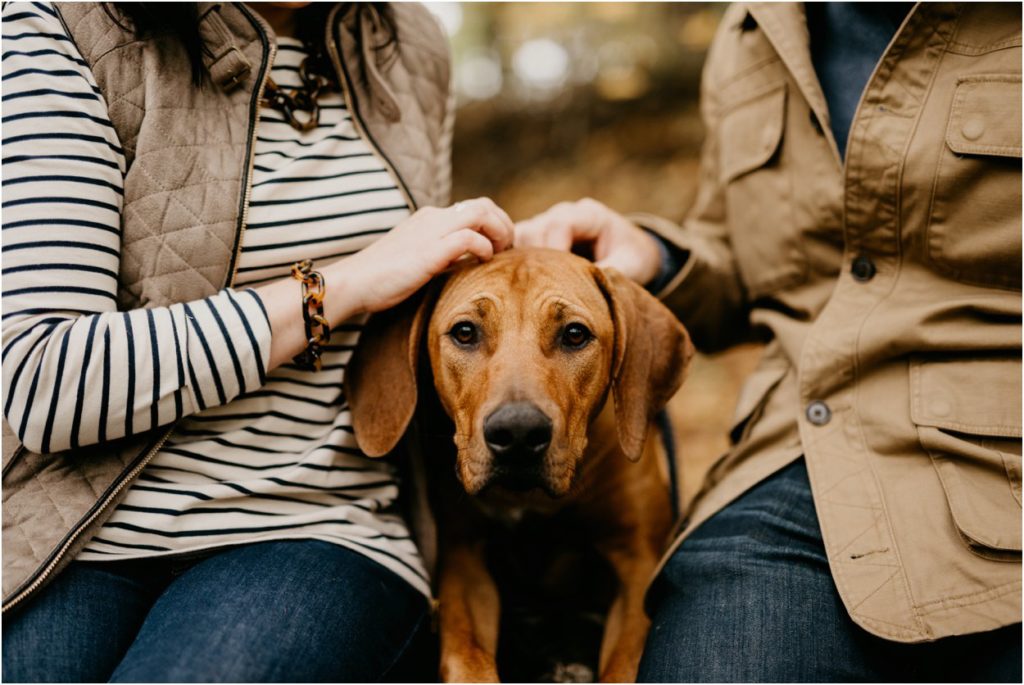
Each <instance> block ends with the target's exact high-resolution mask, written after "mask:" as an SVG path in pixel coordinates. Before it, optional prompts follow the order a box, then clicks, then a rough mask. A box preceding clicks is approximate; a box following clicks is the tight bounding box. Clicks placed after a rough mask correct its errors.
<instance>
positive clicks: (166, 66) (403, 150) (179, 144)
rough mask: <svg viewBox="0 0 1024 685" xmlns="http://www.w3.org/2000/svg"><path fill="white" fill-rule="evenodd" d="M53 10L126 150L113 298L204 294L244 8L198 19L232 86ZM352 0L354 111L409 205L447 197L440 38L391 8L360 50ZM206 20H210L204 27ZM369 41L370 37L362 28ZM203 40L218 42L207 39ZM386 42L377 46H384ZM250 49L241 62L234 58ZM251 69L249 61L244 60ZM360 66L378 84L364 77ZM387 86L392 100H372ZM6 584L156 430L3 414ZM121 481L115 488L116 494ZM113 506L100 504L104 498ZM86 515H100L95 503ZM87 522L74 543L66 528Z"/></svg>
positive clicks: (54, 545) (159, 46) (236, 123)
mask: <svg viewBox="0 0 1024 685" xmlns="http://www.w3.org/2000/svg"><path fill="white" fill-rule="evenodd" d="M57 8H58V10H59V12H60V14H61V16H62V18H63V20H64V23H65V25H66V26H67V28H68V32H69V34H70V35H71V36H72V38H73V39H74V40H75V43H76V45H77V46H78V49H79V51H80V52H81V54H82V57H83V58H84V59H85V60H86V62H87V63H88V64H89V66H90V67H91V69H92V71H93V74H94V76H95V78H96V82H97V84H98V85H99V87H100V89H101V91H102V92H103V95H104V97H105V98H106V101H107V107H108V111H109V114H110V119H111V121H112V123H113V124H114V127H115V129H116V130H117V134H118V138H119V140H120V142H121V145H122V147H123V148H124V151H125V158H126V163H127V169H126V172H125V178H124V190H125V199H124V208H123V211H122V216H121V265H120V274H119V276H120V283H119V293H118V303H119V307H120V308H121V309H134V308H139V307H158V306H166V305H169V304H173V303H176V302H185V301H190V300H196V299H200V298H203V297H207V296H209V295H212V294H214V293H215V292H216V291H217V290H219V289H220V288H222V287H224V286H225V284H227V283H229V281H230V279H231V276H232V274H231V269H232V263H233V259H234V255H235V252H236V250H237V244H238V242H239V241H240V240H242V239H243V238H244V235H243V234H242V232H241V231H240V230H239V226H240V224H241V216H240V212H241V210H242V205H243V197H244V193H245V190H246V188H245V183H244V178H245V176H246V172H247V170H248V165H249V143H250V137H251V136H250V133H251V131H250V129H251V127H252V125H253V124H254V121H253V117H251V116H250V110H251V102H252V98H253V95H254V93H253V91H254V89H255V88H256V86H257V83H256V81H257V76H258V75H259V74H260V73H261V71H262V68H261V67H262V66H265V64H264V61H265V60H264V57H265V55H264V51H263V40H262V38H261V34H260V29H258V28H257V26H255V25H254V23H253V21H252V20H250V18H249V17H248V16H247V15H246V13H245V12H244V11H243V10H242V9H240V8H239V7H237V6H235V5H233V4H230V3H204V4H201V6H200V16H202V17H203V22H204V24H203V25H202V26H201V27H200V30H201V32H202V34H203V36H204V38H206V39H207V40H208V43H207V47H208V48H210V50H209V52H210V55H211V56H222V55H224V54H226V53H227V52H229V51H231V50H232V49H234V50H237V53H234V52H232V53H231V54H232V64H233V65H234V66H233V67H232V68H231V69H230V70H225V69H221V70H219V71H218V72H217V73H219V74H223V77H224V78H228V77H235V76H237V77H238V78H237V80H232V81H231V82H230V83H222V84H212V83H206V84H204V87H203V88H201V89H197V88H195V87H193V86H192V83H191V74H190V69H189V66H188V59H187V56H186V55H185V52H184V50H183V49H182V48H181V47H180V45H178V44H177V43H175V42H174V41H173V40H171V39H169V38H166V37H165V38H159V37H158V38H154V39H152V40H147V41H136V40H135V38H134V36H133V35H132V34H131V33H130V32H129V31H127V30H125V29H124V28H122V27H120V26H118V25H117V24H116V23H115V22H114V21H113V20H111V18H110V17H109V15H107V13H106V12H105V11H104V10H103V7H102V5H101V3H66V4H65V3H58V5H57ZM372 11H375V10H372V8H370V7H369V6H367V5H356V6H355V8H354V9H353V10H350V11H348V12H346V13H344V15H343V16H342V13H340V12H339V13H338V15H339V21H340V22H341V26H340V27H339V32H338V33H339V34H340V35H341V36H342V45H341V50H340V52H341V54H342V55H343V59H344V60H345V64H346V67H347V68H348V70H349V72H350V73H352V74H358V75H360V76H359V78H356V79H354V80H355V81H356V83H355V84H354V92H353V97H354V99H355V101H356V109H357V110H358V113H359V115H360V116H361V117H362V119H363V121H364V122H365V126H366V128H367V129H368V131H369V133H370V136H371V137H372V138H373V140H374V141H375V142H376V143H377V145H378V146H379V147H380V149H381V151H382V152H383V153H384V155H385V156H387V158H388V159H389V160H390V162H391V164H392V166H393V167H394V169H395V171H396V172H397V174H398V175H399V176H400V178H401V180H402V181H403V182H404V183H405V185H406V186H407V187H408V188H409V190H410V193H411V194H412V196H413V199H414V200H415V202H416V203H417V204H418V205H429V204H435V205H436V204H446V203H447V201H448V188H449V181H448V179H449V178H450V170H449V151H450V129H451V126H450V124H451V122H450V118H451V117H450V115H451V103H450V102H449V101H448V100H447V93H448V84H449V66H448V52H447V48H446V42H445V39H444V36H443V34H442V32H441V30H440V28H439V26H438V25H437V23H436V22H435V21H434V20H433V18H432V17H431V15H430V14H429V13H428V12H427V11H426V10H425V9H423V8H422V7H419V6H415V5H405V4H396V5H395V6H393V10H392V11H393V12H394V17H395V21H396V23H397V26H398V35H399V42H398V49H397V53H394V54H392V55H390V56H388V55H384V54H380V55H379V57H378V59H380V60H381V62H380V63H375V64H374V65H373V66H372V67H371V68H369V69H367V68H366V65H364V64H362V63H361V60H362V59H363V58H362V53H361V51H360V50H359V47H358V46H360V45H362V40H363V37H364V36H363V35H362V32H364V31H371V30H376V27H377V26H378V24H379V22H376V21H373V17H372V16H370V15H369V14H367V13H368V12H372ZM207 22H210V23H209V24H208V23H207ZM368 40H370V41H372V42H373V44H377V42H376V41H378V40H379V37H378V36H368ZM211 41H223V43H221V44H211ZM382 53H383V51H382ZM246 62H248V65H246V64H245V63H246ZM246 66H248V67H249V68H248V70H246V69H245V67H246ZM368 73H372V74H378V75H379V77H378V78H383V79H384V80H385V81H386V83H384V84H381V83H374V82H373V79H370V78H367V77H366V75H367V74H368ZM392 94H393V96H394V98H395V99H397V102H394V103H392V104H393V105H397V107H394V108H393V111H392V108H391V107H385V108H384V109H388V110H389V113H390V114H391V115H393V114H394V112H395V111H397V112H398V113H399V117H398V118H397V119H396V118H395V117H394V116H387V115H385V114H384V113H383V112H382V111H379V110H380V109H381V108H380V107H379V103H380V102H381V98H382V97H385V96H386V97H390V96H391V95H392ZM3 429H4V430H3V433H4V440H3V442H4V474H3V594H4V603H5V605H6V604H7V602H9V601H10V600H11V599H12V598H13V597H15V596H17V595H18V594H20V593H21V592H22V591H23V590H24V589H25V588H27V587H29V586H31V585H32V583H33V582H34V580H35V579H36V578H37V577H38V573H39V571H41V570H42V569H43V568H45V567H46V566H48V565H49V563H50V561H51V560H53V559H54V557H55V555H57V556H59V557H60V563H59V564H57V565H56V566H55V567H54V569H53V571H52V572H50V573H49V574H48V576H47V579H50V578H52V577H53V576H55V575H56V574H57V573H58V572H59V571H60V569H61V568H62V567H63V564H66V563H67V562H68V561H70V560H71V559H73V558H74V556H75V554H76V553H77V551H78V549H79V548H80V547H81V546H82V545H84V544H85V542H86V541H87V540H88V538H89V536H90V534H91V532H92V531H94V530H96V529H97V528H98V527H99V526H101V525H102V523H103V521H104V519H105V515H106V514H109V512H110V511H112V510H113V508H114V507H115V506H116V503H117V500H118V498H119V496H121V495H123V493H124V492H125V490H126V488H121V489H120V490H118V487H119V486H122V485H126V484H125V483H122V481H123V480H124V478H125V477H126V476H127V475H128V472H129V471H130V470H131V466H132V465H134V464H136V463H138V462H137V460H138V459H139V458H140V457H141V456H143V455H145V454H147V453H148V452H149V451H150V449H151V448H152V446H153V445H155V444H156V442H157V440H158V439H159V437H160V436H161V435H162V434H163V433H164V432H165V431H164V430H163V429H160V430H159V431H157V432H156V433H149V434H145V435H140V436H135V437H134V438H131V439H126V440H122V441H118V442H117V443H110V444H104V445H98V446H94V447H90V448H86V449H83V450H79V451H76V452H64V453H58V454H45V455H43V454H34V453H31V452H28V451H24V450H20V451H19V449H20V448H19V445H18V443H17V439H16V438H15V437H14V435H13V433H12V432H11V431H10V429H9V427H8V426H7V423H6V421H5V422H3ZM115 493H116V495H115ZM107 497H112V500H111V504H110V505H109V506H107V507H106V508H104V509H103V511H102V512H99V513H97V512H96V509H95V507H96V505H97V504H98V502H99V501H100V500H101V499H106V498H107ZM94 514H96V515H95V516H94ZM86 521H89V524H88V527H87V529H86V530H84V531H83V532H82V534H81V535H79V536H78V537H77V538H76V539H75V541H74V543H73V544H70V545H68V544H67V541H68V534H69V532H70V531H72V530H73V529H75V528H77V527H78V526H80V525H82V524H84V523H85V522H86Z"/></svg>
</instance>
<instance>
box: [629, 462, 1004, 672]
mask: <svg viewBox="0 0 1024 685" xmlns="http://www.w3.org/2000/svg"><path fill="white" fill-rule="evenodd" d="M649 609H650V612H651V617H652V625H651V632H650V634H649V635H648V638H647V647H646V649H645V651H644V656H643V660H642V662H641V664H640V675H639V680H640V681H641V682H739V681H752V682H834V681H906V680H926V681H988V682H1018V683H1019V682H1021V626H1020V624H1019V623H1018V624H1016V625H1013V626H1009V627H1006V628H1002V629H999V630H995V631H992V632H989V633H981V634H976V635H967V636H963V637H954V638H946V639H943V640H938V641H936V642H932V643H926V644H899V643H895V642H889V641H886V640H883V639H881V638H878V637H875V636H874V635H871V634H869V633H868V632H867V631H865V630H863V629H862V628H860V627H858V626H857V625H856V624H855V623H854V622H853V621H852V620H851V619H850V617H849V615H848V614H847V612H846V609H845V608H844V607H843V603H842V600H841V599H840V598H839V594H838V593H837V591H836V588H835V585H834V583H833V581H832V575H831V573H830V572H829V566H828V559H827V558H826V556H825V549H824V546H823V543H822V539H821V531H820V529H819V527H818V519H817V515H816V514H815V510H814V501H813V500H812V498H811V488H810V483H809V482H808V480H807V470H806V466H805V465H804V461H803V459H800V460H798V461H797V462H795V463H794V464H792V465H790V466H789V467H787V468H785V469H783V470H782V471H780V472H778V473H777V474H775V475H774V476H772V477H771V478H769V479H767V480H765V481H764V482H762V483H761V484H759V485H758V486H756V487H755V488H753V489H752V490H750V491H749V492H747V493H746V494H745V495H743V496H742V497H740V498H739V499H737V500H736V501H735V502H733V503H732V504H731V505H729V506H727V507H726V508H725V509H723V510H722V511H720V512H719V513H718V514H716V515H715V516H713V517H711V518H710V519H708V521H707V522H705V523H704V524H703V525H701V526H700V528H698V529H697V530H696V531H694V533H693V535H691V536H690V537H689V538H687V540H686V541H685V542H684V543H683V544H682V545H681V546H680V548H679V550H678V551H677V552H676V553H675V554H674V555H673V556H672V558H671V559H670V560H669V562H668V564H667V565H666V567H665V569H664V570H663V572H662V573H661V575H660V576H659V577H658V579H657V581H656V582H655V584H654V586H653V587H652V589H651V594H650V596H649Z"/></svg>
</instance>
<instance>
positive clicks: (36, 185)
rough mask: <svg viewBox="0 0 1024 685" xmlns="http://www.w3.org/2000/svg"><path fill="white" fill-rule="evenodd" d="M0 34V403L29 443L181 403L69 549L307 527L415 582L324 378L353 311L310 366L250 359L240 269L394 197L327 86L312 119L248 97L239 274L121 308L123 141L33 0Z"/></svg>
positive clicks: (341, 401) (52, 447) (250, 322)
mask: <svg viewBox="0 0 1024 685" xmlns="http://www.w3.org/2000/svg"><path fill="white" fill-rule="evenodd" d="M3 34H4V51H3V86H4V89H3V93H4V95H3V112H2V118H3V125H4V134H5V136H4V141H3V183H4V202H3V205H4V206H3V211H4V214H3V258H4V259H3V266H4V268H3V286H4V292H3V375H4V393H5V394H4V398H3V400H4V415H5V417H6V418H7V420H8V422H9V423H10V425H11V427H12V428H13V429H14V430H15V432H16V433H18V435H19V437H21V438H22V440H23V442H24V443H25V444H26V446H27V447H28V448H29V449H32V450H35V451H43V452H49V451H58V450H64V449H68V448H76V447H80V446H84V445H90V444H95V443H97V442H103V441H106V440H112V439H116V438H119V437H123V436H126V435H131V434H134V433H139V432H143V431H148V430H150V429H151V428H153V427H156V426H161V425H166V424H168V423H171V422H172V421H174V420H175V419H178V418H180V417H185V418H184V419H183V420H182V421H181V422H179V424H178V428H177V429H176V430H175V432H174V434H173V435H172V437H171V438H170V439H169V440H168V441H167V443H166V444H165V445H164V447H163V448H162V449H161V451H160V452H159V453H158V454H157V455H156V456H155V457H154V458H153V460H152V461H151V462H150V464H149V466H147V468H146V469H145V470H144V472H143V473H142V474H141V476H140V477H139V480H138V481H137V482H136V483H135V484H134V485H133V486H132V487H130V488H129V491H128V493H127V495H126V496H125V498H124V500H123V502H122V504H121V505H120V506H119V507H118V509H117V510H116V511H115V512H114V513H113V515H112V516H111V517H110V519H109V520H108V521H107V522H106V524H105V525H104V526H103V528H102V529H101V530H100V531H99V533H98V534H97V535H96V537H94V538H93V539H92V540H91V541H90V542H89V543H88V545H87V546H86V548H85V550H84V551H83V552H82V553H81V554H80V557H79V558H81V559H88V560H101V559H111V558H125V557H138V556H151V555H155V554H170V553H175V552H184V551H191V550H195V549H202V548H209V547H215V546H220V545H229V544H238V543H242V542H251V541H255V540H265V539H283V538H318V539H322V540H328V541H331V542H335V543H338V544H342V545H345V546H348V547H350V548H353V549H356V550H357V551H360V552H362V553H364V554H366V555H367V556H370V557H371V558H373V559H375V560H376V561H378V562H380V563H381V564H383V565H385V566H386V567H388V568H390V569H392V570H393V571H395V572H396V573H398V574H399V575H400V576H402V577H403V578H406V579H407V580H408V581H409V582H411V583H413V584H414V585H415V586H416V587H418V588H419V589H421V590H422V591H424V592H427V591H428V589H427V583H426V576H425V573H424V570H423V567H422V564H421V562H420V560H419V557H418V555H417V552H416V549H415V546H414V545H413V543H412V541H411V540H410V538H409V533H408V531H407V529H406V526H405V524H404V522H403V520H402V518H401V516H400V515H399V513H398V512H397V511H396V506H395V502H396V499H397V483H396V481H395V476H394V473H393V470H392V467H391V466H390V465H388V464H387V463H385V462H380V461H374V460H370V459H367V458H366V457H364V456H363V455H362V454H361V453H360V452H359V450H358V448H357V447H356V443H355V440H354V437H353V435H352V428H351V417H350V416H349V413H348V410H347V402H346V399H345V397H344V396H343V393H342V380H343V378H344V369H345V365H346V364H347V362H348V358H349V356H350V354H351V350H352V349H353V347H354V346H355V343H356V341H357V339H358V336H359V332H360V330H361V326H360V322H348V323H346V324H343V325H341V326H339V327H337V328H336V329H335V332H334V337H333V339H332V341H331V345H330V346H329V348H328V349H327V351H326V354H325V357H324V366H323V370H322V371H321V372H320V373H312V372H308V371H303V370H300V369H298V368H296V367H295V366H294V365H292V364H285V365H283V366H281V367H279V368H278V369H275V370H274V371H273V372H271V373H269V374H268V373H267V371H266V365H267V361H268V358H269V351H270V337H271V331H270V327H269V323H268V319H267V316H266V313H265V311H264V309H263V305H262V303H261V302H260V300H259V298H258V296H257V295H256V294H255V293H254V292H253V291H251V290H242V289H236V288H241V287H242V286H248V285H258V284H260V283H265V282H268V281H271V280H274V279H278V278H283V277H287V276H288V273H289V268H290V266H291V264H292V263H294V262H295V261H298V260H300V259H304V258H313V259H314V260H316V261H317V262H318V263H321V264H322V263H323V262H324V261H326V260H331V259H334V258H337V257H340V256H344V255H347V254H351V253H353V252H356V251H358V250H360V249H362V248H363V247H365V246H366V245H368V244H369V243H370V242H372V241H373V240H374V239H375V238H376V237H378V236H379V235H381V234H382V233H384V232H386V231H388V230H390V228H391V227H393V226H394V225H395V224H396V223H397V222H398V221H400V220H401V219H403V218H404V217H405V216H407V215H408V211H409V210H408V207H407V205H406V202H405V199H404V198H403V196H402V195H401V193H400V192H399V190H398V188H397V187H396V185H395V181H394V179H392V178H391V176H390V175H389V174H388V172H387V171H386V169H385V167H384V165H383V163H382V162H381V160H379V159H378V158H377V157H376V155H375V154H374V152H373V151H372V149H371V148H370V147H369V145H367V143H366V142H365V141H364V140H363V139H362V138H361V137H360V136H359V134H358V131H357V129H356V128H355V126H354V125H353V123H352V121H351V119H350V116H349V113H348V111H347V109H346V107H345V103H344V101H343V99H342V97H341V95H340V94H332V95H330V96H328V98H327V99H326V100H324V105H325V106H324V108H323V110H322V114H321V122H320V126H319V127H318V128H316V129H314V130H313V131H310V132H308V133H299V132H298V131H296V130H295V129H293V128H292V127H291V126H289V125H288V124H287V123H284V122H283V120H282V117H281V115H280V113H278V112H275V111H272V110H271V111H266V112H264V113H262V115H261V119H260V122H259V125H258V127H257V140H256V150H255V152H256V158H255V166H254V174H253V190H252V198H251V203H250V212H249V221H250V222H249V225H248V226H247V227H246V231H245V233H244V235H243V241H242V251H241V255H240V257H239V262H238V267H239V268H238V276H237V282H236V284H235V288H228V289H225V290H222V291H221V292H219V293H217V294H216V295H215V296H213V297H210V298H207V299H205V300H200V301H195V302H188V303H182V304H176V305H173V306H170V307H164V308H152V309H140V310H133V311H128V312H119V311H117V300H116V297H117V274H118V270H119V261H120V211H121V205H122V200H123V175H124V172H125V160H124V156H123V153H122V150H121V147H120V141H119V140H118V139H117V135H116V133H115V131H114V128H113V127H112V125H111V124H110V122H109V119H108V116H107V111H106V105H105V103H104V101H103V98H102V96H101V95H100V93H99V89H98V88H97V87H96V84H95V82H94V80H93V77H92V74H91V73H90V71H89V69H88V67H87V66H86V65H85V63H84V62H83V61H82V59H81V57H80V56H79V54H78V53H77V51H76V49H75V46H74V44H73V43H72V42H71V41H70V40H68V39H67V36H66V35H65V33H64V29H63V26H62V24H61V23H60V21H59V20H58V19H57V18H56V16H55V15H54V13H53V10H52V8H51V7H50V6H49V5H48V4H46V3H9V4H7V5H6V6H5V8H4V20H3ZM12 36H13V37H14V38H13V40H9V37H12ZM303 57H304V52H303V51H302V48H301V45H300V44H299V43H298V42H296V41H292V40H289V39H281V40H280V41H279V49H278V53H277V58H276V60H275V63H274V65H273V69H272V72H271V73H272V77H273V78H274V80H275V81H276V82H277V83H278V84H280V85H282V86H284V87H289V86H291V85H292V84H293V83H295V84H297V79H298V76H297V67H298V65H299V64H300V63H301V61H302V59H303ZM296 306H297V307H298V306H299V304H298V303H296Z"/></svg>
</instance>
